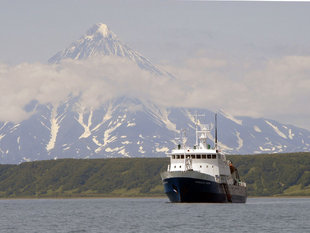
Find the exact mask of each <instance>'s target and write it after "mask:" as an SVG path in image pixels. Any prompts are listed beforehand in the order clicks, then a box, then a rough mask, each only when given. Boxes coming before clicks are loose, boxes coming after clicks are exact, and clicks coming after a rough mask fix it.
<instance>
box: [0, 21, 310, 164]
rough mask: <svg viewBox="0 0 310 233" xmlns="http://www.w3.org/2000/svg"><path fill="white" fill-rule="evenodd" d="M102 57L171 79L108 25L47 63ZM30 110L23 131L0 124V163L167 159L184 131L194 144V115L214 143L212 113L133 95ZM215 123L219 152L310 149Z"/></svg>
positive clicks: (282, 136) (308, 136)
mask: <svg viewBox="0 0 310 233" xmlns="http://www.w3.org/2000/svg"><path fill="white" fill-rule="evenodd" d="M106 37H107V38H111V41H108V40H106ZM117 51H123V52H122V53H120V52H119V53H118V52H117ZM82 54H83V56H82ZM98 54H99V55H100V56H119V57H122V58H124V59H129V60H130V61H132V62H136V64H137V65H138V67H140V68H141V69H143V70H144V71H148V72H150V73H152V74H156V75H157V76H158V81H160V80H161V79H162V78H163V79H166V78H167V75H166V74H167V73H166V72H165V71H161V70H159V69H158V68H156V67H155V66H153V65H152V64H151V63H150V62H149V60H147V59H146V58H143V57H142V55H139V54H138V53H136V52H135V51H134V50H132V49H130V48H129V47H128V46H126V45H125V44H123V43H121V42H120V41H119V40H118V38H117V37H116V35H115V34H114V33H113V32H110V30H109V29H108V27H107V26H106V25H103V24H97V25H95V26H93V27H92V28H91V29H89V30H88V32H87V33H86V34H85V35H83V36H82V37H81V38H80V39H79V40H77V41H75V42H73V43H72V44H71V45H70V46H69V47H68V48H66V49H64V50H62V51H60V52H58V53H57V54H56V55H55V56H53V57H52V58H53V59H52V58H51V59H50V63H51V64H53V63H58V62H59V63H61V62H62V61H63V60H66V59H77V60H79V61H80V63H81V64H83V61H87V59H88V58H91V57H92V56H95V55H98ZM128 54H129V55H130V54H131V55H132V56H129V55H128ZM78 55H81V56H78ZM133 56H136V57H135V59H133ZM99 75H100V74H99ZM168 76H169V75H168ZM103 78H104V77H103ZM108 78H111V77H108ZM168 78H169V77H168ZM170 78H171V76H170ZM85 85H86V84H85ZM158 91H159V92H161V91H162V90H158ZM163 94H165V93H163ZM32 105H33V106H32V108H33V109H35V111H34V113H33V114H32V115H31V117H30V118H28V119H26V120H24V121H22V122H20V123H18V124H16V123H13V122H0V163H21V162H24V161H33V160H46V159H58V158H110V157H164V156H166V153H167V152H168V151H169V150H170V149H173V148H174V147H175V146H176V145H177V144H178V141H177V140H176V139H175V138H176V137H178V136H179V132H180V131H181V130H182V129H187V132H188V142H187V146H192V145H194V138H195V132H194V129H195V124H196V122H195V120H194V115H195V113H199V114H203V115H205V119H203V120H202V119H201V120H202V123H206V124H209V125H210V126H211V131H210V132H209V134H208V138H209V144H211V145H213V141H214V132H213V131H214V128H213V126H214V122H213V119H214V113H213V112H212V111H210V110H208V109H198V108H181V107H167V106H161V105H158V104H155V103H154V102H151V101H150V100H146V99H141V98H140V99H139V98H135V97H129V96H119V97H117V98H114V99H110V100H107V101H106V102H104V103H103V104H101V105H100V106H99V107H98V108H96V109H91V108H90V109H89V108H86V107H85V106H80V105H81V103H80V99H79V96H75V97H73V96H71V97H68V98H67V99H66V100H63V102H62V103H60V104H59V105H52V104H39V103H36V102H35V101H34V102H33V104H32ZM218 116H219V124H218V136H219V137H218V139H219V147H220V148H221V150H222V151H223V152H224V153H230V154H255V153H280V152H299V151H309V150H310V131H308V130H305V129H301V128H298V127H295V126H292V125H288V124H281V123H279V122H277V121H274V120H270V119H264V118H259V119H255V118H250V117H233V116H231V115H229V114H227V113H224V112H219V114H218Z"/></svg>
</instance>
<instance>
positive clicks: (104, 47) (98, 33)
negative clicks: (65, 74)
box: [48, 23, 169, 75]
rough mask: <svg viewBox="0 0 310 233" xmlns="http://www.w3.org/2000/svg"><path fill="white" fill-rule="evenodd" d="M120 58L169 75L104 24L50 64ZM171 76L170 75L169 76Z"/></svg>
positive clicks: (92, 29)
mask: <svg viewBox="0 0 310 233" xmlns="http://www.w3.org/2000/svg"><path fill="white" fill-rule="evenodd" d="M98 55H99V56H100V55H104V56H119V57H125V58H128V59H130V60H131V61H133V62H134V63H136V64H137V65H138V66H139V67H140V68H141V69H144V70H147V71H150V72H152V73H155V74H157V75H164V74H167V73H166V72H163V71H161V70H160V69H159V68H157V67H156V66H154V65H152V63H151V62H150V61H149V60H148V59H146V58H145V57H143V56H142V55H141V54H139V53H138V52H136V51H134V50H132V49H131V48H129V47H128V46H127V45H125V44H123V43H122V42H121V41H120V40H119V39H118V38H117V36H116V35H115V34H114V33H113V32H112V31H110V30H109V28H108V26H107V25H105V24H103V23H98V24H95V25H94V26H93V27H91V28H90V29H89V30H88V31H87V33H86V34H85V35H84V36H82V37H81V38H80V39H79V40H77V41H75V42H73V43H72V44H71V45H70V46H69V47H68V48H66V49H64V50H62V51H60V52H58V53H57V54H55V55H54V56H53V57H51V58H50V59H49V60H48V62H49V63H51V64H53V63H59V62H61V61H62V60H64V59H73V60H83V59H87V58H89V57H92V56H98ZM168 75H169V74H168Z"/></svg>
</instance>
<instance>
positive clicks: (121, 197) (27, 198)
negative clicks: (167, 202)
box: [0, 196, 310, 201]
mask: <svg viewBox="0 0 310 233" xmlns="http://www.w3.org/2000/svg"><path fill="white" fill-rule="evenodd" d="M166 198H167V197H166V196H128V197H126V196H94V197H83V196H80V197H66V196H60V197H0V201H1V200H40V199H43V200H44V199H46V200H49V199H50V200H52V199H55V200H56V199H166ZM247 199H310V196H250V197H248V198H247Z"/></svg>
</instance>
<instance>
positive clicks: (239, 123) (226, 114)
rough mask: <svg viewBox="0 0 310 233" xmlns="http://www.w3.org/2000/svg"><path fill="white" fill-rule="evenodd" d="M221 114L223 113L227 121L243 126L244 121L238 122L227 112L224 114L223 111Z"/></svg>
mask: <svg viewBox="0 0 310 233" xmlns="http://www.w3.org/2000/svg"><path fill="white" fill-rule="evenodd" d="M220 113H221V114H222V115H223V116H225V117H226V118H227V119H229V120H231V121H233V122H235V123H236V124H238V125H242V120H238V119H237V118H235V117H234V116H233V115H230V114H228V113H225V112H223V111H220Z"/></svg>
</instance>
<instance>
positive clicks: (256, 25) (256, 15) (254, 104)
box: [0, 0, 310, 130]
mask: <svg viewBox="0 0 310 233" xmlns="http://www.w3.org/2000/svg"><path fill="white" fill-rule="evenodd" d="M0 4H1V8H0V28H1V34H0V51H1V52H0V82H1V83H2V85H1V87H0V91H1V93H3V95H4V96H5V98H4V97H2V98H1V101H0V111H1V113H0V120H13V121H19V120H22V119H25V118H26V117H27V116H28V114H27V113H26V112H25V111H24V110H25V105H27V101H28V102H29V101H31V100H32V99H37V100H38V101H39V102H41V103H48V102H58V101H60V100H61V99H63V98H65V97H66V95H67V94H68V92H71V91H75V92H80V91H83V92H87V94H85V98H84V99H85V100H86V99H87V98H88V99H90V100H94V101H95V100H97V102H98V101H99V103H100V102H102V101H105V98H104V97H102V96H101V95H100V96H99V94H98V95H93V96H91V93H92V92H91V91H90V90H92V91H93V93H99V90H97V89H98V88H96V87H98V86H102V88H104V86H105V85H108V84H107V82H103V81H102V80H101V79H98V77H97V74H96V73H97V72H98V69H100V68H98V67H100V66H99V65H98V62H97V61H95V60H93V61H90V62H88V64H87V65H85V67H84V68H83V69H82V68H81V70H77V69H78V68H77V67H80V66H79V64H76V63H74V62H73V63H70V62H67V63H66V64H63V65H62V67H61V68H60V67H55V66H50V65H48V64H47V60H48V59H49V58H50V57H52V56H53V55H54V54H55V53H57V52H58V51H60V50H62V49H64V48H66V47H68V46H69V45H70V44H71V43H72V42H73V41H75V40H77V39H78V38H80V37H81V36H82V35H83V34H84V33H85V32H86V31H87V29H88V28H90V27H91V26H92V25H94V24H95V23H105V24H107V25H108V26H109V28H110V29H111V30H112V31H113V32H114V33H115V34H116V35H117V36H118V37H119V39H120V40H121V41H123V42H124V43H125V44H127V45H128V46H129V47H131V48H132V49H134V50H136V51H138V52H139V53H140V54H142V55H143V56H144V57H146V58H148V59H149V60H150V61H151V62H152V63H153V64H155V65H157V66H159V67H161V68H162V69H164V70H166V71H168V72H170V73H173V74H174V76H175V77H176V79H177V82H171V83H167V82H162V83H160V82H157V83H156V81H152V82H151V83H152V85H150V82H143V83H145V85H146V89H145V90H146V91H145V92H143V94H141V93H138V92H139V90H138V89H136V88H135V85H132V87H128V85H129V82H128V80H126V79H128V77H127V76H126V75H124V74H123V73H118V74H117V78H115V80H117V82H116V83H117V84H113V85H119V86H115V89H120V88H121V89H122V88H123V89H124V90H123V93H126V91H127V92H130V94H132V95H135V94H137V95H140V96H141V97H148V98H150V99H152V100H154V101H155V102H158V103H162V102H164V103H166V104H169V105H171V106H185V107H202V108H208V109H210V110H213V111H217V110H219V109H221V110H223V111H225V112H228V113H230V114H233V115H235V116H250V117H264V118H270V119H274V120H277V121H279V122H281V123H288V124H293V125H295V126H298V127H302V128H306V129H308V130H310V120H309V119H310V108H309V107H308V105H309V104H308V102H309V100H310V43H309V41H310V30H309V25H308V24H309V22H310V14H309V12H310V3H309V2H216V1H214V2H210V1H161V0H157V1H153V0H151V1H145V0H144V1H117V0H116V1H110V0H109V1H99V0H98V1H94V0H89V1H84V0H66V1H60V0H54V1H40V0H28V1H17V0H15V1H12V0H0ZM105 62H106V63H105V64H106V66H107V65H110V66H111V67H113V65H114V66H115V67H117V66H119V65H117V62H118V61H116V60H111V61H105ZM121 63H122V64H123V65H124V67H125V68H126V69H127V70H128V71H129V70H130V71H132V72H133V73H134V74H136V77H138V78H134V79H132V80H131V81H132V82H131V83H133V84H136V83H141V80H142V79H145V80H153V79H152V77H151V76H150V77H149V76H148V75H147V74H145V73H143V72H142V73H141V72H140V73H139V71H137V70H136V69H135V68H134V67H132V66H131V65H129V64H127V63H126V62H123V61H122V62H121ZM111 64H113V65H111ZM106 66H104V67H106ZM86 67H88V68H89V69H91V70H95V71H96V72H94V74H93V75H91V77H90V78H89V80H91V81H90V82H89V83H90V84H89V85H93V86H89V87H88V88H85V80H84V79H83V77H82V74H85V73H87V71H86V70H85V69H86ZM59 69H60V70H61V72H60V71H59ZM100 71H101V72H103V73H104V72H106V71H105V70H100ZM109 72H111V71H109ZM112 73H114V72H112ZM127 73H128V72H127ZM145 76H148V77H146V78H145ZM55 77H58V78H56V79H55ZM72 77H74V78H75V80H79V81H76V82H75V84H74V85H72V84H71V82H72V80H71V78H72ZM60 80H61V81H60ZM64 83H67V84H68V85H63V84H64ZM98 83H100V85H98ZM59 86H61V88H63V89H62V91H60V89H59ZM64 86H65V87H66V88H64ZM167 86H168V87H170V89H169V88H166V87H167ZM125 87H126V88H125ZM154 87H155V88H154ZM163 87H165V88H166V89H165V92H166V96H167V98H166V99H164V98H163V97H162V95H161V93H158V92H156V91H154V90H156V88H158V89H162V88H163ZM55 92H57V93H58V94H57V95H55ZM16 93H18V94H16ZM86 97H87V98H86ZM88 102H90V101H88ZM99 103H98V104H99ZM17 116H18V117H17Z"/></svg>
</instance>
